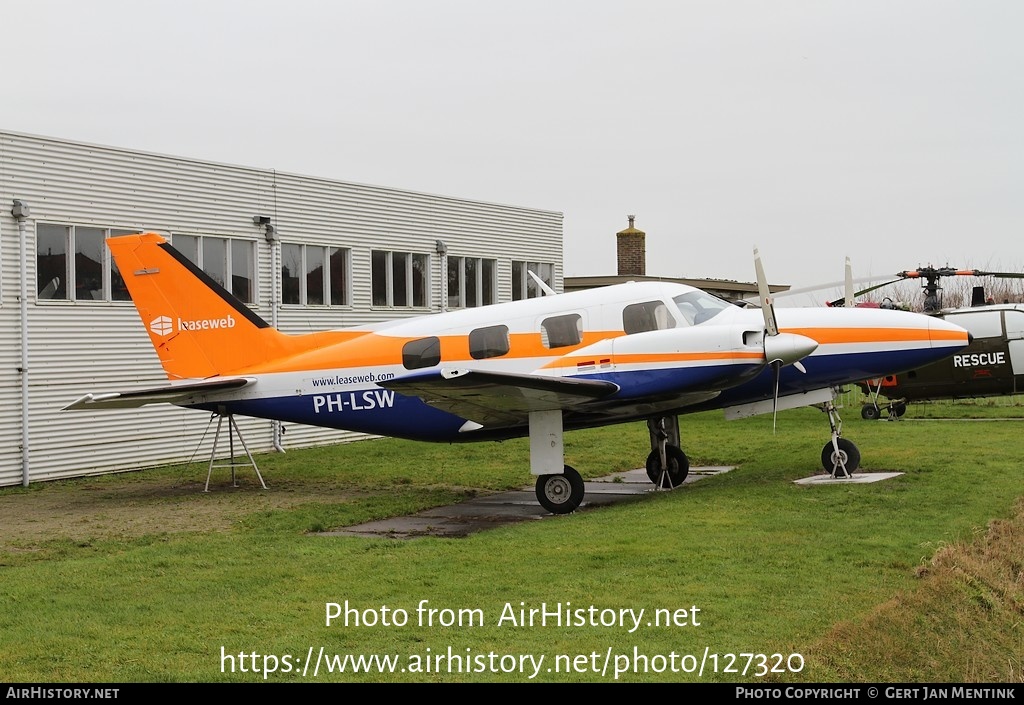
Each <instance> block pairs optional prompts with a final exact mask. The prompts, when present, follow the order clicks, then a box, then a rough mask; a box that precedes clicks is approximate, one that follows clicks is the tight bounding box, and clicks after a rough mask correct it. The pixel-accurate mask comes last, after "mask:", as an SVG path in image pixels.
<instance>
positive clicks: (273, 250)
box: [252, 215, 284, 453]
mask: <svg viewBox="0 0 1024 705" xmlns="http://www.w3.org/2000/svg"><path fill="white" fill-rule="evenodd" d="M252 222H253V223H254V224H255V225H259V226H261V227H262V228H263V235H264V237H265V238H266V240H267V244H268V245H270V325H272V326H273V327H274V328H275V329H276V328H277V308H278V301H279V300H280V296H279V295H278V294H279V292H280V290H281V288H280V285H281V281H280V277H281V266H280V262H279V256H280V246H281V241H280V240H278V238H277V228H275V227H274V226H273V225H271V223H270V218H269V217H267V216H265V215H257V216H253V219H252ZM270 429H271V434H272V439H273V440H272V441H271V443H272V444H273V446H274V450H276V451H277V452H278V453H283V452H284V444H283V443H282V442H281V439H282V437H283V436H284V429H283V428H282V425H281V422H280V421H271V422H270Z"/></svg>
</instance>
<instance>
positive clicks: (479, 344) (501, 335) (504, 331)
mask: <svg viewBox="0 0 1024 705" xmlns="http://www.w3.org/2000/svg"><path fill="white" fill-rule="evenodd" d="M508 349H509V343H508V326H488V327H487V328H477V329H476V330H473V331H470V333H469V354H470V355H472V356H473V359H474V360H483V359H486V358H488V357H501V356H502V355H505V354H507V353H508Z"/></svg>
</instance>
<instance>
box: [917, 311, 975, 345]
mask: <svg viewBox="0 0 1024 705" xmlns="http://www.w3.org/2000/svg"><path fill="white" fill-rule="evenodd" d="M928 340H929V341H930V342H931V346H932V347H933V348H947V349H949V350H950V352H952V351H953V350H955V349H957V348H964V347H967V346H968V345H970V344H971V341H972V340H974V336H972V335H971V334H970V333H968V332H967V330H966V329H965V328H961V327H960V326H958V325H956V324H954V323H949V322H948V321H945V320H943V319H941V318H932V319H931V320H930V321H929V322H928Z"/></svg>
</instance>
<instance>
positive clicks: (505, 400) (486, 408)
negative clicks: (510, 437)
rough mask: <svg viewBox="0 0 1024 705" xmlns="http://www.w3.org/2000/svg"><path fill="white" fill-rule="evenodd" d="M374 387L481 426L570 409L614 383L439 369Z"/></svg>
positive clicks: (605, 391)
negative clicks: (416, 400)
mask: <svg viewBox="0 0 1024 705" xmlns="http://www.w3.org/2000/svg"><path fill="white" fill-rule="evenodd" d="M380 386H382V387H386V388H388V389H394V390H395V391H396V392H399V393H400V394H405V395H407V396H415V397H419V398H420V399H422V400H423V401H424V402H425V403H427V404H429V405H430V406H433V407H435V408H438V409H442V410H444V411H447V412H449V413H452V414H455V415H457V416H461V417H462V418H464V419H470V420H472V421H475V422H476V423H478V424H480V425H481V426H484V427H487V426H506V425H509V424H516V423H525V422H526V421H527V419H528V416H529V414H530V412H531V411H551V410H555V409H559V410H563V411H573V410H577V409H581V408H583V407H585V405H586V404H588V403H591V402H593V401H596V400H598V399H603V398H605V397H608V396H611V395H612V394H615V393H616V392H617V391H619V385H617V384H615V383H614V382H604V381H601V380H583V379H572V378H567V377H540V376H537V375H529V374H514V373H507V372H483V371H478V370H442V371H441V372H440V373H437V372H431V373H429V374H424V375H410V376H408V377H402V378H399V379H393V380H388V381H387V382H381V383H380Z"/></svg>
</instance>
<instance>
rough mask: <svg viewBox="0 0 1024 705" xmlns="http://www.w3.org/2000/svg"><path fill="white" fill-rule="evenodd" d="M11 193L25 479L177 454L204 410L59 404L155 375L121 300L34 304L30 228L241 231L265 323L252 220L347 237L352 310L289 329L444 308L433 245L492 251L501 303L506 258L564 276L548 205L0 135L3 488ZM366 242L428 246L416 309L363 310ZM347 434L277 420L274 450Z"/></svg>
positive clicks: (5, 474) (13, 349)
mask: <svg viewBox="0 0 1024 705" xmlns="http://www.w3.org/2000/svg"><path fill="white" fill-rule="evenodd" d="M14 199H19V200H21V201H24V202H26V203H27V204H28V205H29V207H30V209H31V217H30V218H29V219H28V220H27V221H26V222H25V230H26V232H27V238H26V240H27V243H26V244H27V248H28V257H27V260H28V262H27V272H25V276H26V277H27V279H28V282H29V285H28V291H29V297H28V318H29V341H30V342H29V346H30V347H29V350H30V354H29V387H30V391H29V433H30V446H29V455H30V461H31V462H30V480H31V481H39V480H50V479H56V478H61V477H69V476H75V475H82V474H89V473H96V472H105V471H115V470H125V469H133V468H140V467H152V466H155V465H161V464H167V463H171V462H179V461H182V460H187V459H189V458H190V457H192V456H193V455H194V454H196V453H197V448H198V447H199V443H200V439H201V438H202V437H203V434H204V432H205V431H206V430H207V424H208V420H209V417H208V415H207V414H205V413H203V412H198V411H187V410H184V409H179V408H177V407H173V406H168V405H160V406H152V407H145V408H142V409H138V410H125V411H119V410H111V411H104V412H61V411H60V408H61V407H63V406H64V405H66V404H68V403H70V402H71V401H73V400H75V399H76V398H78V397H79V396H81V395H82V394H85V393H86V392H90V391H111V390H119V389H124V388H127V387H131V386H133V385H138V386H143V385H159V384H163V383H164V382H165V381H166V378H165V376H164V374H163V371H162V370H161V368H160V365H159V363H158V361H157V358H156V354H155V353H154V352H153V350H152V347H151V346H150V343H149V339H148V336H147V335H146V333H145V331H144V329H143V326H142V324H141V322H140V321H139V319H138V315H137V314H136V312H135V308H134V307H133V306H132V305H131V303H130V302H113V301H45V300H44V301H40V300H37V298H36V295H35V293H36V290H37V287H36V240H35V231H36V227H35V226H36V224H37V223H53V224H57V225H76V226H91V227H101V228H120V229H142V230H156V231H159V232H163V233H170V234H185V235H206V236H219V237H230V238H244V239H248V240H251V241H252V242H254V243H256V250H257V257H256V259H257V262H256V265H257V266H256V292H257V293H256V302H255V304H254V306H253V308H254V309H255V310H256V312H257V313H259V314H260V315H261V316H262V317H264V318H265V319H267V320H271V317H272V313H273V312H272V302H273V301H274V297H275V294H274V292H272V291H271V287H272V282H273V277H272V272H271V266H272V265H271V251H272V246H271V245H270V244H269V243H268V242H267V241H266V239H265V237H264V231H263V229H262V228H261V227H259V226H257V225H255V224H253V216H255V215H263V216H269V217H270V218H271V219H272V224H273V225H274V227H275V228H276V230H277V234H278V237H279V239H280V241H281V242H284V243H297V244H310V245H327V246H331V247H345V248H349V249H350V250H351V260H350V261H351V280H352V283H351V299H352V300H351V305H350V306H345V307H322V306H282V307H280V308H279V311H278V321H279V327H280V328H281V329H282V330H283V331H285V332H292V333H298V332H308V331H311V330H321V329H325V328H340V327H344V326H350V325H356V324H363V323H369V322H372V321H377V320H382V319H385V318H394V317H398V316H410V315H419V314H422V313H426V312H436V311H439V310H441V305H442V303H441V302H442V299H441V297H442V292H443V286H442V283H443V282H442V278H441V272H442V271H443V270H442V268H441V261H440V256H439V255H437V254H436V252H435V243H436V241H437V240H442V241H444V242H445V243H446V245H447V248H448V252H447V254H448V255H449V256H466V257H484V258H493V259H496V260H497V264H498V267H497V269H498V271H497V276H498V296H499V301H507V300H509V299H510V298H511V268H512V260H513V259H518V260H535V261H543V262H552V263H553V264H554V265H555V287H556V288H557V289H560V288H561V285H562V216H561V214H560V213H555V212H551V211H542V210H536V209H530V208H518V207H513V206H504V205H497V204H490V203H481V202H475V201H467V200H460V199H457V198H450V197H445V196H435V195H427V194H421V193H413V192H408V191H402V190H398V189H392V188H385V187H378V186H366V185H359V184H351V183H344V182H339V181H332V180H328V179H319V178H312V177H304V176H299V175H295V174H283V173H279V172H275V171H272V170H265V169H253V168H246V167H239V166H230V165H223V164H214V163H208V162H202V161H198V160H191V159H182V158H176V157H170V156H164V155H157V154H148V153H140V152H133V151H129V150H124V149H118V148H112V147H102V146H95V145H86V144H80V143H73V142H69V141H65V140H59V139H51V138H44V137H37V136H31V135H23V134H17V133H9V132H0V330H2V331H3V332H2V335H0V395H2V396H0V398H2V400H3V404H0V485H12V484H19V483H20V482H21V481H22V451H21V445H22V422H21V410H22V394H21V373H20V371H19V368H20V366H21V358H20V354H21V353H20V336H21V323H20V312H19V287H20V280H21V277H22V272H21V267H20V262H21V252H20V247H21V245H20V242H19V229H18V223H17V221H16V220H15V219H14V217H13V216H12V215H11V206H12V204H13V200H14ZM373 249H384V250H393V251H400V252H420V253H426V254H429V255H430V273H431V274H430V282H429V290H430V306H429V309H386V308H375V307H373V306H371V289H370V252H371V250H373ZM239 425H240V427H241V429H242V432H243V433H244V434H245V437H246V442H247V443H248V444H249V447H250V449H252V450H254V451H256V450H261V451H263V450H270V449H271V442H272V432H271V424H270V422H268V421H263V420H256V419H239ZM212 435H213V434H212V429H211V430H210V434H209V435H208V436H207V438H206V441H205V443H204V446H203V448H201V449H199V450H198V454H197V455H196V457H197V458H204V457H208V454H209V446H210V444H211V442H212ZM353 437H355V436H354V434H348V433H344V432H338V431H328V430H325V429H318V428H313V427H305V426H299V425H295V424H290V425H289V426H288V429H287V433H286V435H285V436H284V445H285V447H286V448H288V447H298V446H303V445H312V444H322V443H331V442H337V441H340V440H346V439H350V438H353Z"/></svg>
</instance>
